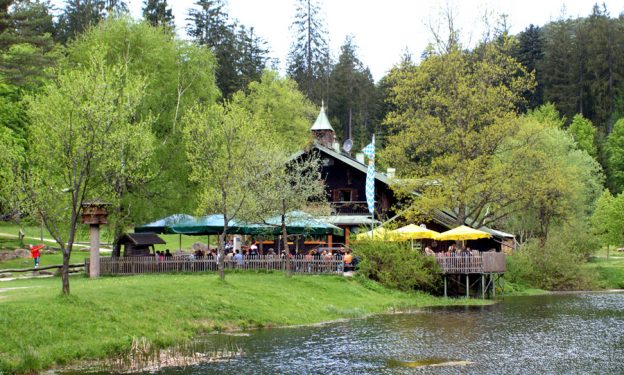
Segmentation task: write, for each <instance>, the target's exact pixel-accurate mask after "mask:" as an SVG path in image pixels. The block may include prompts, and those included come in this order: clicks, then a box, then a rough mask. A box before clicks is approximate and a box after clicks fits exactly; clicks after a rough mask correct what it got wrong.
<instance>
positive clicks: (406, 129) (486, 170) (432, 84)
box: [381, 42, 534, 227]
mask: <svg viewBox="0 0 624 375" xmlns="http://www.w3.org/2000/svg"><path fill="white" fill-rule="evenodd" d="M507 43H511V42H507ZM505 46H506V45H505V44H504V45H503V47H501V46H499V45H493V44H485V45H482V46H480V47H479V48H478V50H476V51H475V52H474V53H471V52H468V51H464V50H451V51H450V52H448V53H446V54H443V55H432V56H430V57H428V58H427V59H426V60H424V61H423V62H422V63H421V64H420V65H419V66H411V65H407V66H406V67H405V68H404V69H398V70H395V71H394V72H393V73H392V74H393V75H392V76H391V78H390V79H391V80H392V81H393V84H392V93H391V97H390V101H391V102H392V104H393V105H394V106H395V109H394V110H393V111H392V112H390V113H389V114H388V115H387V117H386V120H385V125H386V126H387V127H388V129H389V133H390V135H389V136H388V137H386V147H385V149H384V150H383V151H382V152H381V156H382V158H383V159H384V160H392V163H393V164H395V165H398V166H400V168H399V169H398V172H399V175H400V176H399V177H401V181H402V184H401V185H397V186H395V187H396V189H395V191H397V192H399V193H401V194H404V195H405V196H406V197H407V198H408V199H412V198H413V197H414V196H413V194H412V192H413V191H414V190H416V191H419V192H421V193H422V195H421V196H418V197H416V199H415V201H414V204H412V207H411V208H412V211H415V213H416V214H430V213H431V211H433V210H434V209H437V208H440V207H448V208H453V209H455V210H456V212H457V221H456V224H457V225H460V224H464V221H465V219H466V218H469V217H471V218H473V219H474V220H476V221H475V222H474V223H472V224H473V225H474V226H476V227H479V226H480V225H482V224H483V223H485V222H487V221H490V220H496V218H500V217H503V216H505V215H507V214H508V211H507V209H508V208H509V207H510V206H511V205H512V204H513V202H514V201H516V200H517V199H518V197H517V195H518V190H517V189H516V188H515V187H513V186H512V185H511V180H510V179H509V173H510V172H511V171H513V167H512V166H510V165H503V164H501V163H500V153H501V152H503V151H504V150H502V149H501V146H502V145H503V143H504V142H503V141H504V140H505V139H506V138H507V137H509V136H512V135H513V134H515V133H516V132H517V131H518V130H519V128H520V122H519V121H518V118H517V116H516V113H515V111H516V107H517V105H518V104H519V103H520V102H522V100H523V99H522V94H523V93H524V92H525V91H527V90H530V89H532V87H533V84H534V82H533V78H532V76H531V75H529V74H524V75H516V72H517V71H518V70H521V71H522V70H523V68H522V67H521V65H519V64H518V63H517V62H516V61H515V60H513V59H512V58H511V57H509V56H507V55H506V54H504V53H502V52H501V49H502V48H508V47H505Z"/></svg>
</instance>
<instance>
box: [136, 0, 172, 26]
mask: <svg viewBox="0 0 624 375" xmlns="http://www.w3.org/2000/svg"><path fill="white" fill-rule="evenodd" d="M168 6H169V5H168V4H167V0H144V1H143V18H144V19H145V20H146V21H147V22H149V24H150V25H152V26H154V27H162V28H165V29H167V30H171V31H173V30H175V24H174V16H173V12H172V10H171V8H169V7H168Z"/></svg>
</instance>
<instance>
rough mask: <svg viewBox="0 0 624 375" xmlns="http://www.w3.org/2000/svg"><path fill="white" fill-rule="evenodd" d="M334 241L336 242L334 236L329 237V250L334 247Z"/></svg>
mask: <svg viewBox="0 0 624 375" xmlns="http://www.w3.org/2000/svg"><path fill="white" fill-rule="evenodd" d="M333 240H334V236H333V235H331V234H330V235H328V236H327V246H328V247H329V250H331V248H332V246H333V245H332V241H333Z"/></svg>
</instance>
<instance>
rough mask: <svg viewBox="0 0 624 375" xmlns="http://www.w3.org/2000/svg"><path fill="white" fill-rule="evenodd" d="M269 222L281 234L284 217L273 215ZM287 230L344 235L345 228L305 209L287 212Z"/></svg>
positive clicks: (289, 232)
mask: <svg viewBox="0 0 624 375" xmlns="http://www.w3.org/2000/svg"><path fill="white" fill-rule="evenodd" d="M266 222H267V224H269V225H272V226H274V227H275V228H276V229H277V234H281V225H282V217H281V215H278V216H273V217H272V218H270V219H268V220H267V221H266ZM285 222H286V231H287V232H288V234H306V235H330V234H331V235H336V236H342V235H344V230H343V229H342V228H339V227H337V226H335V225H333V224H330V223H328V222H326V221H323V220H321V219H319V218H317V217H314V216H312V215H310V214H309V213H307V212H303V211H291V212H288V213H287V214H286V217H285Z"/></svg>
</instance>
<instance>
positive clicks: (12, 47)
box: [0, 0, 55, 89]
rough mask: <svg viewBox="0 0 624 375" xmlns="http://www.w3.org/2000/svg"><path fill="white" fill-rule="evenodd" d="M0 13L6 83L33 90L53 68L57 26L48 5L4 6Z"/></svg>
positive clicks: (24, 0)
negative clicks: (48, 69) (54, 35)
mask: <svg viewBox="0 0 624 375" xmlns="http://www.w3.org/2000/svg"><path fill="white" fill-rule="evenodd" d="M4 4H8V5H6V7H3V8H1V9H0V25H1V26H0V30H1V31H0V54H1V55H0V74H2V76H3V79H4V81H5V82H6V83H9V84H12V85H16V86H18V87H21V88H26V89H32V88H35V87H37V86H38V85H40V84H41V83H42V80H43V79H45V78H46V77H47V76H46V73H45V68H47V67H49V66H51V65H52V64H54V61H55V57H54V55H53V54H52V50H53V49H54V41H53V39H52V34H53V32H54V25H53V22H52V15H51V14H50V8H49V4H48V3H47V2H42V1H38V0H16V1H9V2H5V3H4Z"/></svg>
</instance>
